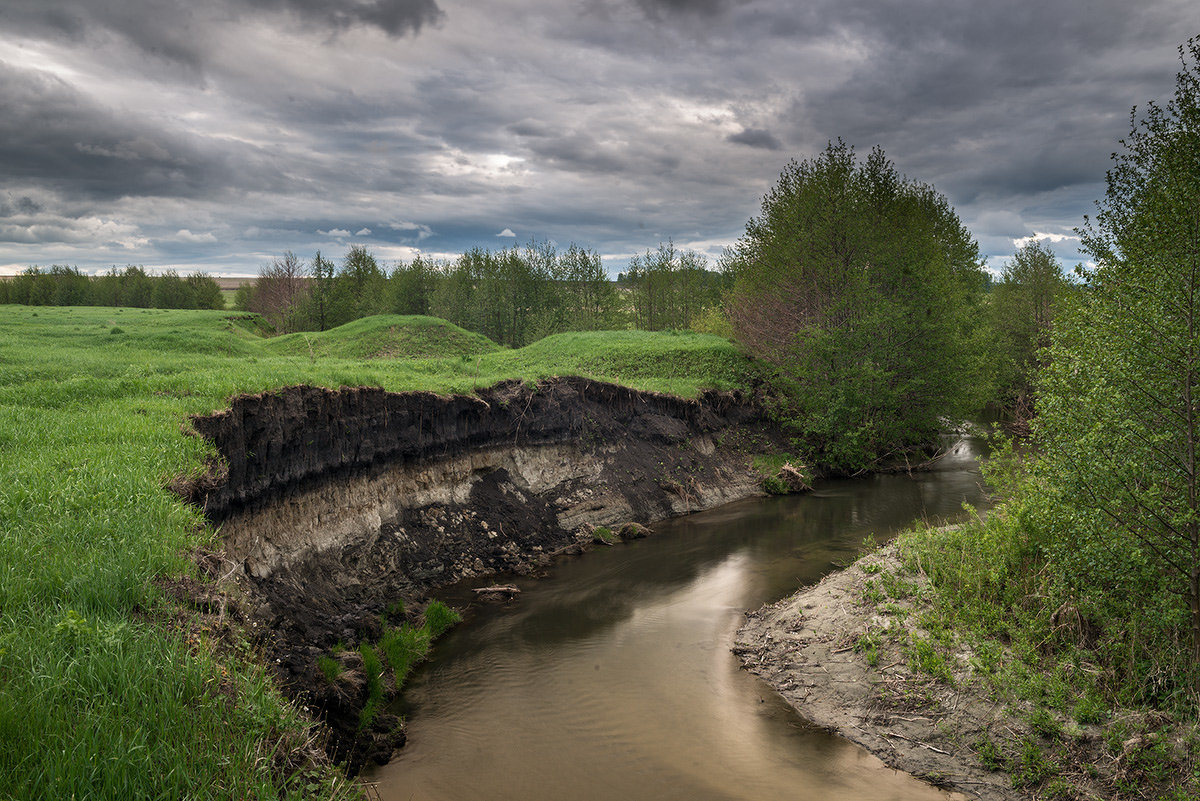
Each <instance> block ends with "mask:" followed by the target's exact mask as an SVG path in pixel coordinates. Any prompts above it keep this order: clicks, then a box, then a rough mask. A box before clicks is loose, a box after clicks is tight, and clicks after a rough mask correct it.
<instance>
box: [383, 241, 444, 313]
mask: <svg viewBox="0 0 1200 801" xmlns="http://www.w3.org/2000/svg"><path fill="white" fill-rule="evenodd" d="M435 279H436V268H435V266H434V264H433V262H432V261H431V260H430V259H428V258H425V257H423V256H420V255H418V256H417V257H416V258H414V259H413V260H412V262H411V263H409V264H397V265H396V268H395V269H394V270H392V274H391V276H390V277H389V278H388V307H389V309H390V310H391V311H392V312H394V313H395V314H429V303H430V298H431V297H432V296H433V289H434V281H435Z"/></svg>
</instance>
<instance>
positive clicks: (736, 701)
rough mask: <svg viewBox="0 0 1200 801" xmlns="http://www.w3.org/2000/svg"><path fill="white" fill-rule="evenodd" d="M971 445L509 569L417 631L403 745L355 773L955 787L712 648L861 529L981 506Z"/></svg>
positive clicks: (465, 783)
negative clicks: (892, 762)
mask: <svg viewBox="0 0 1200 801" xmlns="http://www.w3.org/2000/svg"><path fill="white" fill-rule="evenodd" d="M982 447H983V446H982V444H981V443H980V442H978V441H976V440H972V439H966V440H963V441H961V442H960V443H959V444H958V445H957V446H955V449H954V451H953V453H952V454H951V455H950V456H948V457H947V458H945V459H944V460H943V461H942V462H941V463H940V464H939V465H938V466H937V467H936V468H935V469H934V470H932V471H929V472H926V473H921V474H918V475H915V476H914V477H911V478H910V477H908V476H904V475H890V476H873V477H870V478H865V479H856V480H852V481H828V482H823V483H821V484H819V485H818V486H817V487H816V489H815V491H814V492H813V493H811V494H809V495H804V496H795V497H786V498H765V499H761V500H751V501H745V502H741V503H737V504H732V505H730V506H725V507H722V508H720V509H716V510H713V511H711V512H705V513H701V514H697V515H692V516H690V517H685V518H678V519H675V520H670V521H666V522H662V523H659V524H657V525H656V526H655V527H654V528H655V534H654V536H653V537H651V538H649V539H646V540H640V541H636V542H633V543H630V544H625V545H619V546H616V547H613V548H597V549H595V550H593V551H592V552H590V553H588V554H586V555H585V556H583V557H580V558H576V559H573V560H570V561H564V562H560V563H558V564H556V565H555V567H554V568H553V570H552V572H551V575H550V576H549V577H547V578H542V579H536V580H535V579H517V582H516V583H517V584H518V585H519V586H521V587H522V589H523V592H522V594H521V596H520V600H519V601H517V602H516V603H514V604H511V605H509V606H504V607H487V608H483V609H480V610H478V611H476V612H474V613H473V614H472V615H471V618H470V620H469V621H468V622H467V623H466V624H464V625H462V626H460V627H459V628H457V629H456V630H454V631H453V632H451V633H450V634H449V635H448V636H446V637H445V638H444V639H443V640H442V641H440V642H439V643H438V644H437V646H436V648H435V649H434V653H433V658H432V660H431V661H430V662H428V663H426V664H425V665H424V666H423V667H422V668H421V669H420V670H418V672H417V673H416V674H415V675H414V676H413V677H412V679H411V680H410V684H409V687H408V689H407V690H406V691H405V696H404V698H403V699H402V707H401V709H400V710H399V711H400V712H401V713H402V714H403V715H404V716H405V717H406V719H407V720H408V737H409V744H408V745H407V746H406V747H405V748H404V749H402V750H401V751H399V752H398V753H397V754H396V756H395V757H394V758H393V760H392V762H391V763H389V764H388V765H386V766H384V767H382V768H379V769H377V770H375V771H374V772H372V773H370V774H369V775H368V776H367V777H366V778H367V779H368V780H369V781H371V782H373V783H375V785H376V788H377V790H378V792H379V795H380V796H381V797H382V798H383V799H384V800H385V801H401V800H403V801H409V799H446V800H447V801H449V800H453V801H467V799H489V800H490V801H502V800H506V799H513V800H514V801H516V800H517V799H520V800H521V801H538V800H539V799H546V801H549V800H550V799H554V800H555V801H558V800H560V799H578V800H580V801H584V800H586V799H597V801H598V800H599V799H605V800H606V801H607V800H609V799H622V800H627V799H648V800H649V799H654V800H655V801H663V800H665V799H681V800H682V799H688V801H699V800H701V799H705V800H707V799H712V800H713V801H717V800H718V799H721V800H725V799H728V800H731V801H732V800H733V799H746V800H747V801H751V800H753V801H770V800H772V799H812V800H813V801H841V800H842V799H844V800H845V801H864V800H871V801H889V800H894V801H917V800H918V799H943V800H944V799H947V798H952V797H959V796H952V795H950V794H947V793H944V792H942V791H940V790H937V789H935V788H933V787H930V786H929V785H926V784H924V783H922V782H920V781H918V780H916V779H914V778H912V777H910V776H907V775H906V774H902V773H899V772H896V771H893V770H890V769H889V768H887V767H886V766H884V765H883V764H882V763H881V762H880V761H879V760H878V759H876V758H875V757H874V756H872V755H870V754H868V753H867V752H865V751H863V750H862V749H861V748H859V747H858V746H855V745H853V744H851V743H849V742H847V741H845V740H842V739H841V738H838V737H834V736H832V735H829V734H826V733H825V732H823V731H821V730H818V729H815V728H814V727H812V726H810V725H808V724H806V723H805V721H804V720H802V719H801V718H799V717H798V716H797V715H796V714H795V713H794V712H793V711H792V710H791V708H790V707H788V706H786V705H785V704H784V703H783V701H782V700H781V699H779V698H778V697H777V696H776V695H775V694H774V692H773V691H772V690H771V689H770V688H768V687H767V686H766V685H764V684H763V683H762V682H761V681H759V680H758V679H757V678H756V677H754V676H752V675H750V674H748V673H746V672H744V671H742V670H741V669H740V668H739V666H738V661H737V659H736V658H735V657H734V656H733V654H731V653H730V650H729V649H730V646H731V644H732V639H733V634H734V632H735V631H736V629H737V627H738V625H739V623H740V622H741V619H742V612H743V611H744V610H746V609H751V608H755V607H758V606H760V605H761V604H763V603H766V602H769V601H774V600H777V599H779V598H781V597H783V596H784V595H787V594H789V593H791V592H792V591H794V590H795V589H796V588H797V587H798V586H800V585H803V584H808V583H812V582H814V581H816V580H818V579H819V578H820V577H821V576H822V575H824V574H825V573H827V572H829V571H830V570H832V569H834V568H835V566H836V565H837V564H845V563H848V562H850V561H852V560H853V559H854V558H855V557H856V556H857V555H858V554H859V553H860V552H861V550H862V547H863V540H864V538H865V537H867V536H868V535H873V536H874V537H875V539H876V540H877V541H880V542H882V541H884V540H886V539H887V538H889V537H890V536H891V535H892V534H894V533H895V532H896V531H898V530H899V529H901V528H904V527H906V526H908V525H909V524H910V523H912V522H913V521H914V520H917V519H921V518H926V519H928V520H931V521H942V520H952V519H955V518H959V517H961V516H962V515H963V514H964V512H963V511H962V508H963V504H968V505H970V506H980V505H981V504H983V503H984V499H983V492H982V489H981V486H980V485H981V478H980V475H979V468H978V459H977V457H978V456H979V455H980V453H981V449H982ZM469 596H470V593H469V590H468V589H467V588H463V589H462V591H461V592H459V593H454V592H451V593H450V594H448V595H444V596H443V597H446V599H447V600H448V601H449V602H451V603H452V604H455V605H459V606H462V605H465V604H466V603H468V602H470V600H471V598H470V597H469Z"/></svg>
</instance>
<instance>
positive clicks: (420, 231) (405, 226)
mask: <svg viewBox="0 0 1200 801" xmlns="http://www.w3.org/2000/svg"><path fill="white" fill-rule="evenodd" d="M388 228H391V229H392V230H393V231H412V232H414V233H415V234H416V235H417V241H418V242H420V241H421V240H422V239H426V238H428V237H431V236H433V229H432V228H430V227H429V226H428V225H422V224H421V223H415V222H407V221H401V222H394V223H388Z"/></svg>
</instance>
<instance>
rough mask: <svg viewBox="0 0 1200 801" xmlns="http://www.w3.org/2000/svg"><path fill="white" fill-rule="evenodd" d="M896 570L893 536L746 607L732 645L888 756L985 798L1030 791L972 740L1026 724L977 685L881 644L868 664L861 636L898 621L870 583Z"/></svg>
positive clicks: (757, 670) (814, 709) (787, 691)
mask: <svg viewBox="0 0 1200 801" xmlns="http://www.w3.org/2000/svg"><path fill="white" fill-rule="evenodd" d="M899 570H900V559H899V556H898V554H897V548H896V546H895V545H894V544H892V545H888V546H885V547H884V548H883V549H881V550H880V551H877V552H875V553H872V554H868V555H866V556H864V557H862V558H861V559H859V560H858V561H857V562H855V563H854V564H853V565H851V566H850V567H848V568H846V569H844V570H840V571H837V572H835V573H832V574H830V575H828V576H826V577H825V578H824V579H823V580H822V581H821V582H820V583H818V584H816V585H815V586H811V587H807V588H804V589H801V590H800V591H798V592H797V593H796V594H794V595H792V596H790V597H788V598H785V599H783V600H781V601H778V602H776V603H774V604H769V605H767V606H764V607H762V608H761V609H759V610H757V611H754V612H748V613H747V615H746V617H747V619H746V622H745V623H744V624H743V625H742V627H741V628H740V629H739V630H738V632H737V635H736V638H735V645H734V648H733V651H734V653H735V654H736V655H737V656H738V657H739V658H740V659H741V662H742V666H743V667H744V668H745V669H747V670H749V671H750V672H752V673H754V674H756V675H758V676H759V677H761V678H762V679H763V680H765V681H766V682H767V683H768V684H769V685H771V686H772V687H773V688H774V689H775V690H776V692H778V693H779V694H780V695H781V696H782V697H783V698H784V700H786V701H787V702H788V703H789V704H790V705H791V706H792V707H793V708H794V709H795V710H796V711H797V712H798V713H799V714H800V715H801V716H803V717H804V718H806V719H807V720H809V721H811V722H813V723H815V724H817V725H818V726H822V727H824V728H827V729H829V730H830V731H832V732H835V733H837V734H839V735H840V736H842V737H845V738H846V739H848V740H850V741H852V742H854V743H857V744H858V745H860V746H862V747H863V748H865V749H867V750H868V751H870V752H871V753H873V754H875V755H876V756H878V757H879V758H880V759H882V760H883V761H884V762H885V763H886V764H887V765H889V766H891V767H894V768H896V769H898V770H902V771H905V772H906V773H909V774H912V775H913V776H916V777H917V778H920V779H924V780H926V781H928V782H930V783H932V784H935V785H937V786H939V787H942V788H945V789H951V790H955V791H958V792H961V793H964V794H967V795H970V796H973V797H977V798H980V799H984V801H1008V800H1009V799H1023V798H1027V797H1028V796H1026V795H1023V794H1021V793H1020V792H1018V791H1017V790H1014V789H1013V788H1012V783H1011V778H1010V776H1009V775H1008V774H1007V773H1005V772H1003V771H992V770H989V769H988V768H987V767H985V766H984V764H983V762H982V761H981V759H980V756H979V754H978V753H977V752H976V751H975V749H973V748H972V744H973V743H976V742H978V741H979V739H980V738H981V737H982V736H984V735H987V734H988V733H989V732H991V731H993V730H997V729H999V728H1000V727H1010V726H1013V725H1020V724H1019V723H1017V722H1016V721H1014V720H1013V719H1012V718H1011V716H1008V715H1007V714H1006V713H1005V710H1004V709H1003V707H1002V705H1000V704H997V703H994V702H992V701H990V700H988V699H987V698H985V697H983V696H982V695H980V694H977V693H976V694H973V692H972V689H973V687H972V685H970V684H969V683H966V684H964V683H962V682H959V683H957V685H956V686H958V687H959V689H954V688H951V687H948V686H946V685H945V684H942V683H941V682H937V681H934V680H932V679H930V678H929V677H928V676H924V675H921V674H918V673H915V672H913V671H912V670H910V669H909V666H908V663H907V660H906V659H904V658H903V657H902V656H901V655H899V654H896V653H893V652H888V651H885V650H883V649H880V650H879V651H878V652H877V653H878V656H877V664H876V666H871V665H870V664H869V663H868V657H867V652H866V649H865V648H863V647H862V640H861V639H860V638H861V637H862V636H863V635H866V634H867V633H868V631H869V630H870V629H871V628H875V629H876V630H878V629H880V628H886V627H887V626H889V625H895V623H894V621H889V620H887V619H884V618H883V616H882V615H881V611H880V608H879V606H878V605H877V604H876V603H874V602H871V601H869V600H866V599H865V598H864V591H866V590H867V589H868V586H869V582H871V581H872V580H873V578H874V577H875V576H878V575H881V574H882V573H883V572H884V571H891V572H892V573H893V574H895V573H898V572H899ZM906 578H907V577H906ZM917 604H919V602H913V603H910V604H908V608H909V609H910V610H912V609H916V608H917ZM909 617H910V618H916V617H917V614H916V613H915V612H912V611H910V615H909Z"/></svg>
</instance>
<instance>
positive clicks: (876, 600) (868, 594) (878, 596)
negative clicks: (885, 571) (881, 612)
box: [861, 579, 886, 606]
mask: <svg viewBox="0 0 1200 801" xmlns="http://www.w3.org/2000/svg"><path fill="white" fill-rule="evenodd" d="M861 593H862V599H863V602H864V603H869V604H874V605H876V606H878V605H879V604H881V603H883V601H884V598H885V597H886V596H885V595H884V594H883V590H882V589H880V587H879V582H877V581H876V580H875V579H867V580H866V581H864V582H863V585H862V591H861Z"/></svg>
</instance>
